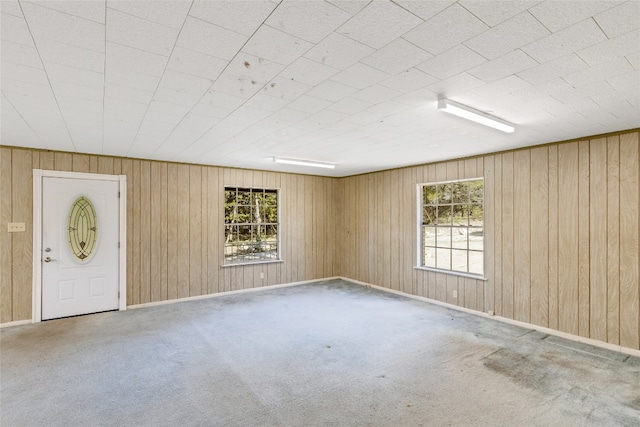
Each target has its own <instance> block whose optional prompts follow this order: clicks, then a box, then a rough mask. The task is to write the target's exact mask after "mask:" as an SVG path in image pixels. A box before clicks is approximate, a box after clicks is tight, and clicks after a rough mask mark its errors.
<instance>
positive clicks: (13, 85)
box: [2, 76, 52, 109]
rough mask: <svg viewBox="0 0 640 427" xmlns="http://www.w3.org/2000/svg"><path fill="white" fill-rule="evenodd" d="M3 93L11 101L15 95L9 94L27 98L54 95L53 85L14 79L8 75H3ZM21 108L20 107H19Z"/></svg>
mask: <svg viewBox="0 0 640 427" xmlns="http://www.w3.org/2000/svg"><path fill="white" fill-rule="evenodd" d="M2 93H4V94H5V95H6V96H7V97H8V98H9V100H10V101H11V102H13V103H14V105H16V104H15V102H14V101H13V97H12V96H9V94H12V95H17V96H21V95H24V96H25V97H27V98H49V97H51V96H52V92H51V87H50V86H49V85H48V84H36V83H31V82H25V81H18V80H12V79H10V78H8V77H7V76H2ZM18 109H19V108H18Z"/></svg>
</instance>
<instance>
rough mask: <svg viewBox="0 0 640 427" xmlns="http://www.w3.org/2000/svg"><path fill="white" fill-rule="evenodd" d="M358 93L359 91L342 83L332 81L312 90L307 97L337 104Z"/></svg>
mask: <svg viewBox="0 0 640 427" xmlns="http://www.w3.org/2000/svg"><path fill="white" fill-rule="evenodd" d="M357 91H358V89H356V88H354V87H351V86H347V85H343V84H342V83H338V82H334V81H332V80H327V81H324V82H322V83H320V84H319V85H317V86H316V87H314V88H313V89H311V90H310V91H309V92H307V95H311V96H315V97H317V98H322V99H326V100H328V101H334V102H335V101H339V100H341V99H342V98H346V97H347V96H349V95H351V94H353V93H355V92H357Z"/></svg>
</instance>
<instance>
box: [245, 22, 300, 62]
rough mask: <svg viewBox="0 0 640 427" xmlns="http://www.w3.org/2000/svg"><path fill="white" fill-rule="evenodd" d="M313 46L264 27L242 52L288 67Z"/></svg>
mask: <svg viewBox="0 0 640 427" xmlns="http://www.w3.org/2000/svg"><path fill="white" fill-rule="evenodd" d="M311 46H312V45H311V43H308V42H306V41H304V40H302V39H299V38H297V37H294V36H292V35H289V34H287V33H283V32H282V31H280V30H276V29H275V28H271V27H269V26H267V25H263V26H261V27H260V28H259V29H258V31H256V33H255V34H254V35H253V37H251V39H249V41H248V42H247V44H246V45H245V46H244V47H243V48H242V50H243V51H244V52H247V53H249V54H251V55H254V56H257V57H259V58H263V59H266V60H269V61H273V62H277V63H278V64H282V65H288V64H291V63H292V62H293V61H295V60H296V59H298V58H299V57H300V56H301V55H302V54H303V53H305V52H306V51H307V50H309V48H310V47H311Z"/></svg>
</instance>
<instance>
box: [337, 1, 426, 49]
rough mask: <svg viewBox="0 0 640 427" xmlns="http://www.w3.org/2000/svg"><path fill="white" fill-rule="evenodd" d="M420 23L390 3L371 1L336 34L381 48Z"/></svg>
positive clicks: (420, 20) (414, 17)
mask: <svg viewBox="0 0 640 427" xmlns="http://www.w3.org/2000/svg"><path fill="white" fill-rule="evenodd" d="M422 22H423V21H422V19H420V18H418V17H417V16H415V15H414V14H413V13H410V12H407V11H406V10H404V9H403V8H402V7H399V6H398V5H396V4H394V3H392V2H390V1H386V0H385V1H372V2H371V3H369V4H368V5H367V7H365V8H364V9H363V10H361V11H360V12H359V13H358V14H357V15H355V16H354V17H353V18H351V19H350V20H349V21H348V22H347V23H345V24H344V25H343V26H341V27H340V28H339V29H338V30H337V31H336V32H338V33H340V34H343V35H345V36H347V37H349V38H351V39H353V40H357V41H359V42H361V43H364V44H365V45H367V46H371V47H373V48H381V47H382V46H384V45H386V44H388V43H389V42H391V41H393V40H395V39H396V38H398V37H400V36H401V35H403V34H404V33H406V32H407V31H409V30H411V29H412V28H414V27H415V26H417V25H419V24H421V23H422Z"/></svg>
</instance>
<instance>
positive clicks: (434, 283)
mask: <svg viewBox="0 0 640 427" xmlns="http://www.w3.org/2000/svg"><path fill="white" fill-rule="evenodd" d="M638 138H639V133H638V132H637V131H634V132H625V133H620V134H615V135H611V136H607V137H602V138H594V139H585V140H582V141H575V142H567V143H559V144H552V145H546V146H540V147H534V148H530V149H522V150H516V151H511V152H505V153H498V154H493V155H487V156H481V157H477V158H472V159H463V160H458V161H450V162H443V163H437V164H428V165H423V166H417V167H410V168H404V169H399V170H391V171H384V172H378V173H372V174H366V175H359V176H354V177H348V178H343V179H341V180H340V183H339V186H338V193H337V196H336V198H337V206H338V209H339V211H340V212H342V215H343V217H344V221H341V222H339V223H338V224H337V226H338V235H337V236H338V240H337V242H336V243H337V250H336V251H335V255H336V264H337V268H338V271H339V273H340V275H341V276H344V277H349V278H352V279H356V280H360V281H363V282H367V283H372V284H375V285H379V286H384V287H387V288H391V289H396V290H400V291H402V292H407V293H410V294H414V295H419V296H424V297H428V298H432V299H435V300H438V301H443V302H447V303H450V304H455V305H459V306H463V307H467V308H470V309H473V310H478V311H484V312H488V311H494V312H495V314H496V315H499V316H503V317H507V318H510V319H514V320H518V321H522V322H527V323H531V324H535V325H539V326H544V327H548V328H552V329H555V330H559V331H562V332H567V333H571V334H574V335H579V336H583V337H588V338H593V339H596V340H600V341H604V342H608V343H611V344H615V345H621V346H624V347H627V348H632V349H640V276H639V270H638V265H639V264H640V256H639V252H640V250H639V246H638V242H639V239H640V237H639V236H640V227H639V214H638V212H639V211H640V185H639V175H640V164H639V163H640V162H639V158H640V157H639V142H638ZM475 177H484V179H485V230H484V233H485V235H484V236H485V277H486V279H487V280H486V281H483V280H475V279H469V278H465V277H460V276H454V275H447V274H441V273H436V272H432V271H426V270H418V269H415V268H414V267H415V266H416V264H417V257H418V255H417V237H416V236H417V226H416V214H417V194H416V184H418V183H427V182H436V181H444V180H451V179H463V178H475ZM453 290H457V291H458V298H457V299H455V298H453V292H452V291H453Z"/></svg>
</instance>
